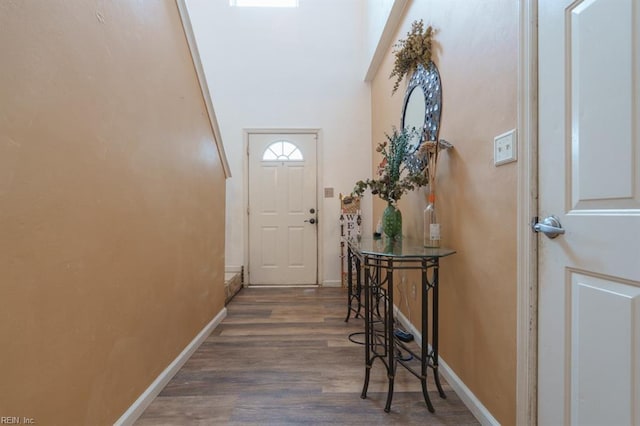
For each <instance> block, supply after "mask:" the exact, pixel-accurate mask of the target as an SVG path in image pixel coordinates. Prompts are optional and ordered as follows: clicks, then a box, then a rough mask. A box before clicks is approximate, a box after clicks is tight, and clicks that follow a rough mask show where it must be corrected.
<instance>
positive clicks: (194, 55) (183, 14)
mask: <svg viewBox="0 0 640 426" xmlns="http://www.w3.org/2000/svg"><path fill="white" fill-rule="evenodd" d="M176 5H177V6H178V12H179V13H180V19H181V21H182V28H183V30H184V35H185V37H186V38H187V44H188V45H189V50H190V51H191V59H192V60H193V66H194V67H195V71H196V75H197V77H198V83H199V84H200V90H201V91H202V98H203V100H204V103H205V105H206V107H207V115H208V116H209V124H210V125H211V131H212V132H213V139H214V140H215V143H216V148H217V149H218V156H219V157H220V161H221V162H222V169H223V170H224V176H225V177H226V178H230V177H231V169H230V168H229V162H228V161H227V155H226V153H225V151H224V144H223V143H222V134H221V133H220V126H218V119H217V118H216V112H215V110H214V109H213V102H212V101H211V92H210V91H209V85H208V84H207V78H206V76H205V73H204V68H203V67H202V61H201V60H200V52H199V50H198V44H197V43H196V37H195V34H194V33H193V27H192V26H191V19H190V18H189V10H188V9H187V5H186V3H185V0H176Z"/></svg>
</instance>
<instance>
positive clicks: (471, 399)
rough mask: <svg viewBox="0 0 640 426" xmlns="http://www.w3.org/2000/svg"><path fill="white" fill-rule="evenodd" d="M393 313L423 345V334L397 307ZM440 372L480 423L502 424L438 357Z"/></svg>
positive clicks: (494, 425)
mask: <svg viewBox="0 0 640 426" xmlns="http://www.w3.org/2000/svg"><path fill="white" fill-rule="evenodd" d="M393 311H394V313H395V315H396V318H397V319H398V321H399V322H400V323H401V324H402V326H403V327H404V328H405V329H406V330H407V331H409V332H411V334H413V337H414V339H415V340H416V342H417V343H418V345H421V344H422V333H420V332H419V331H418V329H417V328H416V327H415V326H414V325H413V324H411V322H409V320H408V319H407V317H405V316H404V314H403V313H402V312H401V311H400V310H399V309H398V307H397V306H394V307H393ZM429 349H431V345H429ZM438 372H439V373H441V374H442V377H444V379H445V380H446V381H447V383H449V385H450V386H451V388H452V389H453V391H454V392H455V393H456V394H457V395H458V397H459V398H460V399H461V400H462V402H463V403H464V405H466V406H467V408H468V409H469V411H471V413H472V414H473V415H474V416H475V417H476V419H478V421H479V422H480V423H481V424H482V425H485V426H488V425H491V426H499V425H500V423H499V422H498V421H497V420H496V419H495V417H493V416H492V415H491V413H490V412H489V410H487V407H485V406H484V405H482V403H481V402H480V400H479V399H478V398H477V397H476V396H475V395H474V394H473V392H471V390H470V389H469V388H468V387H467V385H465V384H464V382H463V381H462V380H461V379H460V377H458V375H457V374H456V373H454V371H453V370H452V369H451V367H449V365H448V364H447V363H446V362H445V361H444V360H443V359H442V357H441V356H438Z"/></svg>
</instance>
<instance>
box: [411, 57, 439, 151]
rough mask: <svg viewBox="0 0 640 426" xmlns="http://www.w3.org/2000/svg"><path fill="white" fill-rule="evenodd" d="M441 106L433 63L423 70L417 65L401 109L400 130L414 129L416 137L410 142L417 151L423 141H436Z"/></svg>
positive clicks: (436, 70) (437, 80) (436, 73)
mask: <svg viewBox="0 0 640 426" xmlns="http://www.w3.org/2000/svg"><path fill="white" fill-rule="evenodd" d="M441 104H442V86H441V85H440V74H439V73H438V68H437V67H436V65H435V64H434V63H433V62H429V65H428V66H427V67H426V68H425V67H423V66H422V65H420V64H419V65H418V68H417V69H416V71H415V72H414V73H413V76H412V77H411V80H410V81H409V86H408V87H407V93H406V95H405V98H404V108H403V109H402V123H401V124H402V128H403V129H406V130H409V131H410V130H412V129H414V128H415V130H416V131H417V136H415V138H414V139H413V140H412V141H411V145H412V147H413V148H414V149H417V148H418V147H419V146H420V144H421V143H422V142H424V141H425V140H430V141H435V140H438V133H439V130H440V110H441Z"/></svg>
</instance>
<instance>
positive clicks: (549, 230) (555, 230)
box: [531, 216, 564, 239]
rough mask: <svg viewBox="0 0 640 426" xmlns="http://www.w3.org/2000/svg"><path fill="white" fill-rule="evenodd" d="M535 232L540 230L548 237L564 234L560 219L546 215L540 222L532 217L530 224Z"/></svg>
mask: <svg viewBox="0 0 640 426" xmlns="http://www.w3.org/2000/svg"><path fill="white" fill-rule="evenodd" d="M531 227H532V228H533V230H534V231H535V232H542V233H543V234H544V235H546V236H547V237H549V238H552V239H553V238H555V237H557V236H558V235H561V234H564V228H562V225H560V221H559V220H558V218H557V217H555V216H547V217H545V218H544V219H543V220H542V222H538V218H537V217H536V218H534V220H533V224H532V225H531Z"/></svg>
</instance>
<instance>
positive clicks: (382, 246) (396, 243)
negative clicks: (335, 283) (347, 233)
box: [347, 236, 456, 258]
mask: <svg viewBox="0 0 640 426" xmlns="http://www.w3.org/2000/svg"><path fill="white" fill-rule="evenodd" d="M347 243H348V244H349V246H350V247H351V249H352V250H355V251H357V252H359V253H362V254H364V255H372V256H385V257H404V258H407V257H414V258H416V257H419V258H423V257H445V256H449V255H451V254H454V253H455V252H456V251H455V250H453V249H450V248H446V247H438V248H430V247H424V246H423V245H422V240H417V239H412V238H407V237H404V238H402V239H401V240H389V239H387V238H384V237H383V238H373V237H368V236H363V237H360V238H358V239H347Z"/></svg>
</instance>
